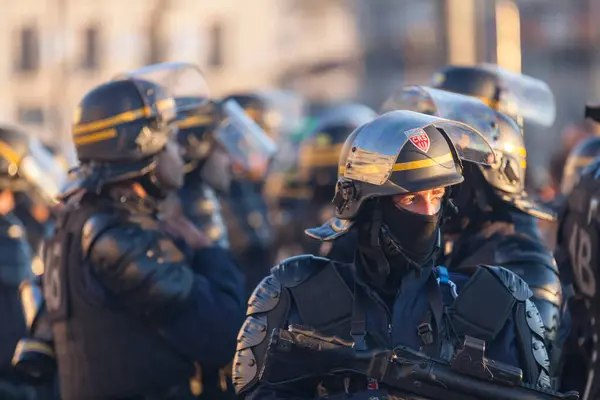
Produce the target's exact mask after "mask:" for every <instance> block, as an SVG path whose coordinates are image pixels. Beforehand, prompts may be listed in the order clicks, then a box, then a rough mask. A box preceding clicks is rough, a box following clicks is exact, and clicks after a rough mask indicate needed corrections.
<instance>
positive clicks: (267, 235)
mask: <svg viewBox="0 0 600 400" xmlns="http://www.w3.org/2000/svg"><path fill="white" fill-rule="evenodd" d="M229 100H235V101H236V102H237V103H238V104H239V105H240V106H241V107H242V108H243V109H244V111H245V113H246V114H247V115H248V116H249V117H250V118H252V120H254V121H255V122H256V123H257V124H258V125H259V126H260V127H261V128H263V129H264V131H265V132H266V133H267V134H268V135H269V136H270V137H271V138H272V139H273V141H274V142H275V143H279V142H280V140H282V139H283V138H284V137H285V136H286V135H288V134H289V133H291V132H292V131H293V130H294V129H296V128H298V126H299V125H300V124H301V123H302V120H301V117H302V115H303V107H304V102H303V99H302V98H301V97H300V96H297V95H295V94H293V93H290V92H284V91H278V90H272V91H257V92H250V93H237V94H232V95H229V96H226V97H225V98H223V100H222V101H223V102H227V101H229ZM266 167H267V166H266V165H264V164H263V163H259V164H258V165H257V166H252V167H251V168H247V167H244V166H243V165H240V164H238V163H236V162H234V163H233V172H234V175H233V180H232V181H231V186H230V191H229V194H228V196H227V197H226V201H225V202H224V203H223V213H224V215H225V222H226V224H227V228H228V231H229V232H232V234H231V235H230V238H229V239H230V242H231V250H232V251H233V253H234V254H235V256H236V260H237V261H238V263H239V264H240V266H241V268H242V270H243V271H244V275H245V277H246V287H247V293H248V296H249V295H250V293H251V292H252V289H253V288H254V287H256V285H257V284H258V283H259V282H260V281H261V279H263V278H264V277H265V275H267V274H268V273H269V271H268V267H267V266H268V265H272V264H273V259H274V251H273V244H274V240H275V231H274V227H273V224H272V221H271V218H270V215H269V205H268V204H267V202H266V199H265V197H264V195H263V189H264V184H265V175H266V173H267V169H266ZM233 232H235V235H234V234H233Z"/></svg>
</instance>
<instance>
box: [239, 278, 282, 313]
mask: <svg viewBox="0 0 600 400" xmlns="http://www.w3.org/2000/svg"><path fill="white" fill-rule="evenodd" d="M280 297H281V282H279V281H278V280H277V278H275V277H274V276H273V275H269V276H267V277H266V278H265V279H263V280H262V282H260V283H259V284H258V286H257V287H256V289H254V292H252V296H250V300H248V310H247V311H246V315H252V314H257V313H261V312H267V311H271V310H272V309H274V308H275V306H276V305H277V303H279V298H280Z"/></svg>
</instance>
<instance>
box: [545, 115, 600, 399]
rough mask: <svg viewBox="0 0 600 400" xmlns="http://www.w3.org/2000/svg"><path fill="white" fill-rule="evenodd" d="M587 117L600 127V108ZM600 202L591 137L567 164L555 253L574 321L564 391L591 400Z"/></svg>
mask: <svg viewBox="0 0 600 400" xmlns="http://www.w3.org/2000/svg"><path fill="white" fill-rule="evenodd" d="M585 116H586V117H587V118H591V119H592V120H594V121H596V122H599V121H600V107H599V106H589V105H588V106H586V112H585ZM599 201H600V138H599V137H591V138H588V139H584V140H583V141H581V142H580V143H579V144H578V145H576V146H575V148H574V149H573V150H572V151H571V153H570V154H569V156H568V158H567V161H566V163H565V165H564V173H563V180H562V182H561V194H560V196H559V200H558V201H557V202H556V206H557V208H558V209H559V211H560V213H559V219H560V225H559V228H558V234H557V238H556V240H557V245H556V250H555V253H554V255H555V257H556V261H557V263H558V266H559V268H560V274H561V279H562V280H563V284H564V286H565V288H566V290H565V291H566V292H567V294H568V296H569V298H570V301H569V309H570V312H571V315H572V320H573V322H572V329H571V334H570V336H569V338H568V340H567V342H566V344H565V351H564V358H563V360H562V365H561V368H562V375H561V378H562V382H561V388H569V390H570V389H574V390H579V391H580V393H582V398H583V399H586V400H588V399H595V398H598V396H600V386H599V385H598V374H599V373H600V368H599V366H598V351H600V343H599V342H598V335H600V325H599V324H598V321H600V309H599V308H598V298H599V293H598V286H597V284H596V283H597V282H598V277H599V276H600V275H599V272H600V258H599V257H598V254H599V250H600V241H599V238H600V236H599V232H600V219H599V218H598V210H597V209H598V202H599Z"/></svg>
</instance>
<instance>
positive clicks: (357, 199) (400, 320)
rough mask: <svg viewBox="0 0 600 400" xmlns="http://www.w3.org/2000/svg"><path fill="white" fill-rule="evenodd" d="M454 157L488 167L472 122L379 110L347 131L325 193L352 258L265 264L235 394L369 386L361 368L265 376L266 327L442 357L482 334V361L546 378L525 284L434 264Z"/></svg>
mask: <svg viewBox="0 0 600 400" xmlns="http://www.w3.org/2000/svg"><path fill="white" fill-rule="evenodd" d="M460 158H463V159H465V160H470V161H472V162H482V163H487V162H490V160H491V159H493V153H492V149H491V148H490V147H489V145H487V144H486V142H485V140H484V139H482V137H481V136H480V135H479V134H478V133H477V132H476V131H475V130H473V129H472V128H470V127H468V126H466V125H464V124H460V123H457V122H454V121H448V120H442V119H439V118H436V117H432V116H427V115H423V114H419V113H414V112H410V111H394V112H390V113H386V114H384V115H382V116H380V117H378V118H376V119H374V120H373V121H372V122H370V123H368V124H365V125H363V126H362V127H360V128H358V129H357V130H355V131H354V132H353V133H352V134H351V135H350V136H349V137H348V139H347V140H346V142H345V144H344V147H343V149H342V152H341V156H340V161H339V167H338V168H339V180H338V185H337V187H336V194H335V197H334V200H333V201H334V204H335V206H336V215H337V217H338V218H340V219H343V220H345V221H346V223H345V225H344V229H343V230H340V231H338V232H337V235H336V237H338V238H339V237H340V236H343V235H344V234H345V233H347V232H348V231H351V230H354V231H356V232H357V236H358V246H357V247H356V258H355V261H354V262H353V263H351V264H343V263H337V262H335V261H332V260H330V259H326V258H319V257H314V256H311V255H303V256H297V257H294V258H291V259H287V260H285V261H283V262H281V263H280V264H279V265H278V266H276V267H274V268H273V269H272V273H271V275H270V276H269V277H267V278H265V280H264V281H263V282H262V283H261V284H260V285H259V286H258V287H257V289H256V290H255V292H254V294H253V295H252V298H251V300H250V302H249V308H248V318H247V320H246V322H245V323H244V325H243V327H242V330H241V331H240V334H239V338H238V347H237V353H236V358H235V360H234V384H235V385H236V389H237V391H238V393H240V394H241V395H243V396H245V397H246V398H266V397H269V398H314V397H316V395H317V394H318V395H319V397H322V396H335V395H340V396H342V397H345V396H348V397H350V396H352V395H356V394H357V393H360V392H363V391H366V393H367V394H366V395H365V397H364V398H369V397H370V395H369V394H368V393H369V391H368V390H369V389H377V387H378V386H379V383H378V382H373V381H368V380H367V379H366V378H365V377H364V376H357V375H353V374H351V373H347V374H341V375H340V374H335V373H334V371H329V372H330V373H327V374H325V375H323V376H306V378H308V379H300V378H301V377H304V375H301V376H296V378H297V379H294V380H291V381H288V382H287V383H286V382H275V383H276V384H275V383H274V382H272V381H270V379H269V376H265V368H266V366H268V365H269V358H268V357H267V359H266V361H265V358H264V356H265V354H267V349H268V342H269V339H268V338H269V335H270V334H271V332H272V331H273V330H274V329H277V328H282V329H286V328H287V327H288V325H290V324H293V325H301V326H306V327H309V329H314V330H315V331H317V332H318V334H319V335H323V336H328V337H334V339H333V340H334V341H337V342H340V341H345V342H352V343H353V348H354V349H355V350H356V351H358V352H361V351H369V350H374V349H377V348H392V347H396V346H399V345H404V346H408V347H410V348H413V349H420V350H421V351H423V352H425V353H427V354H428V355H430V356H432V357H436V358H444V359H449V358H451V357H452V355H453V353H454V350H453V349H454V348H455V347H453V346H457V345H459V343H457V341H460V340H461V338H463V337H467V336H470V337H477V338H480V339H483V340H486V341H487V345H488V347H487V349H488V357H490V358H494V359H497V360H499V361H501V362H505V363H509V364H511V365H514V366H519V367H521V368H522V369H523V371H524V374H525V376H524V380H526V381H527V382H530V383H534V384H535V383H537V384H539V385H540V387H548V386H549V384H550V382H549V377H548V360H547V356H546V355H545V350H544V346H543V343H542V342H543V335H544V332H543V326H542V322H541V319H540V317H539V314H538V313H537V312H536V311H535V306H534V305H533V303H531V301H530V300H529V299H530V297H531V291H530V290H529V288H528V287H527V284H526V283H525V282H524V281H522V280H521V279H519V278H518V277H517V276H516V275H514V274H513V273H511V272H510V271H508V270H506V269H503V268H499V267H481V268H476V272H474V274H473V275H472V276H471V277H470V278H469V276H468V275H467V274H455V273H450V274H448V271H447V270H446V269H444V268H434V265H435V264H434V259H435V254H436V252H437V248H438V247H439V235H440V233H439V226H440V222H441V220H442V218H443V215H444V214H445V213H446V212H447V204H448V202H447V200H448V192H447V188H448V187H450V186H452V185H456V184H459V183H460V182H462V181H463V177H462V175H461V170H462V161H461V159H460ZM407 226H410V227H411V229H406V227H407ZM323 239H324V240H331V239H332V238H331V237H326V238H323ZM466 271H467V270H463V272H466ZM470 272H471V273H472V272H473V270H471V271H470ZM436 278H439V280H436ZM436 282H440V283H439V284H438V283H436ZM450 282H452V283H450ZM509 282H510V284H509ZM507 285H508V286H510V287H511V289H510V290H508V289H507ZM451 293H452V294H451ZM481 293H486V294H487V296H483V297H481V296H480V294H481ZM452 302H454V303H453V305H452V306H450V303H452ZM459 304H460V306H459ZM444 305H446V306H449V308H448V307H445V306H444ZM525 308H527V309H528V310H529V311H530V312H529V313H526V312H525ZM500 309H504V310H505V311H506V312H498V311H499V310H500ZM508 310H512V311H508ZM528 319H529V322H531V324H528V323H527V322H526V321H527V320H528ZM534 321H535V322H534ZM507 323H508V325H507ZM505 326H506V327H509V328H506V329H504V330H503V329H502V327H505ZM532 329H533V330H532ZM451 332H453V333H451ZM508 343H520V345H519V346H518V348H510V346H509V345H507V344H508ZM448 345H450V346H448ZM293 354H294V360H291V361H292V362H290V363H289V365H291V366H295V367H296V368H297V369H298V370H303V371H307V369H306V366H303V365H302V362H305V363H310V361H311V360H310V359H307V358H303V357H302V356H301V354H299V353H293ZM290 368H293V367H290ZM308 370H310V368H309V369H308ZM279 372H282V371H279ZM288 372H289V374H287V375H290V376H292V375H294V371H288ZM259 373H260V374H261V375H260V380H259ZM298 373H299V371H296V374H298ZM379 389H380V390H385V389H387V388H383V387H381V388H379ZM371 393H373V395H372V396H378V395H379V394H378V392H371ZM390 394H392V395H394V394H395V393H390ZM402 394H404V393H402ZM402 394H400V393H399V394H398V396H400V397H403V398H404V396H403V395H402Z"/></svg>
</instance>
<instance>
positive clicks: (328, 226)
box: [304, 218, 354, 242]
mask: <svg viewBox="0 0 600 400" xmlns="http://www.w3.org/2000/svg"><path fill="white" fill-rule="evenodd" d="M352 225H354V222H353V221H350V220H347V219H338V218H332V219H330V220H329V221H327V222H325V223H324V224H323V225H321V226H318V227H316V228H310V229H306V230H305V231H304V233H305V234H306V236H308V237H311V238H313V239H316V240H319V241H321V242H329V241H331V240H334V239H337V238H339V237H340V236H343V235H345V234H346V233H348V232H349V231H350V228H352Z"/></svg>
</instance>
